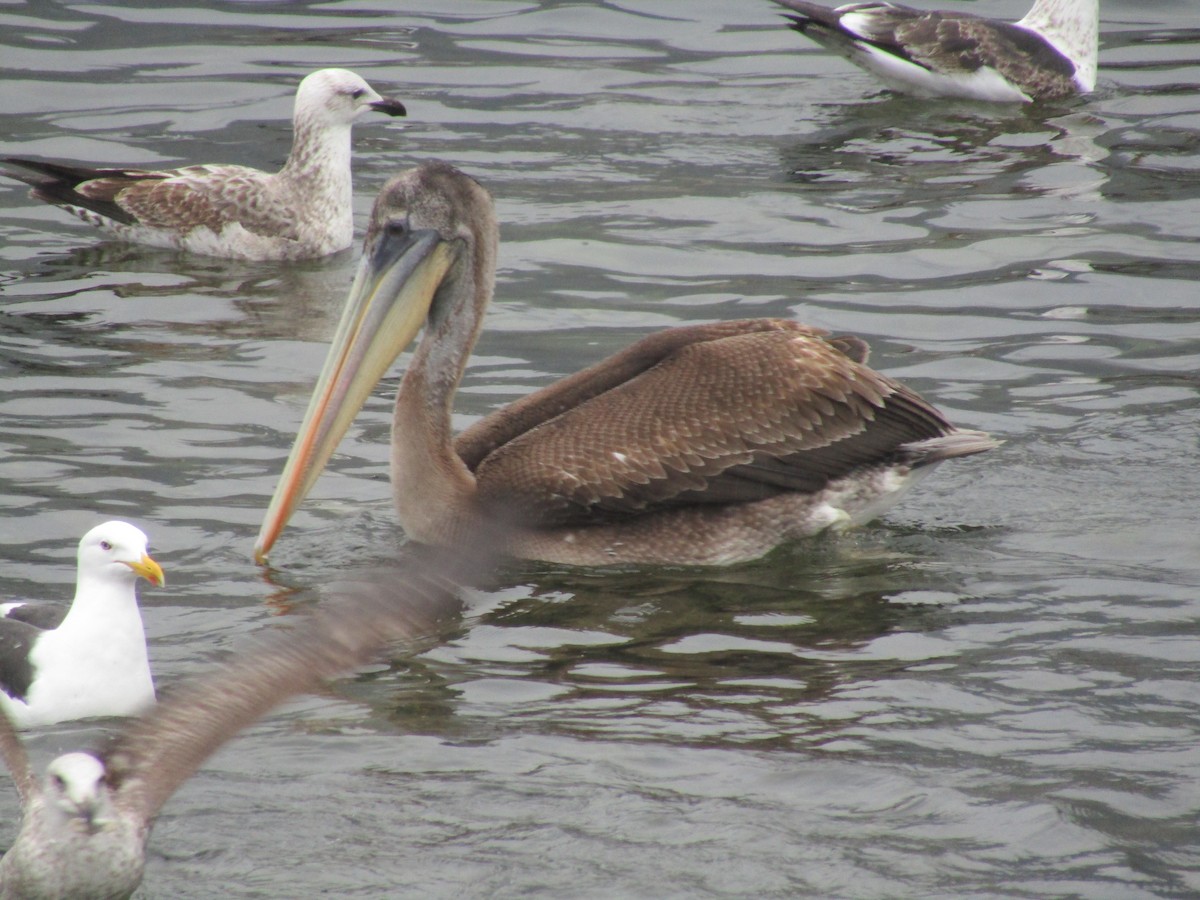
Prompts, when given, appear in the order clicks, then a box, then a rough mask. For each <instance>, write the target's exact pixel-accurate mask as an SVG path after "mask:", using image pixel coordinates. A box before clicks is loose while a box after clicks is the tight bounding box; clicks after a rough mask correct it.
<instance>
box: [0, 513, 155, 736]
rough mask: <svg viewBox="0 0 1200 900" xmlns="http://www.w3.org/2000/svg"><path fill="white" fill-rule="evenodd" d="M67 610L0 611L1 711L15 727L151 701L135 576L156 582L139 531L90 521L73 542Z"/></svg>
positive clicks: (114, 712) (124, 712) (121, 711)
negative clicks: (70, 597)
mask: <svg viewBox="0 0 1200 900" xmlns="http://www.w3.org/2000/svg"><path fill="white" fill-rule="evenodd" d="M77 558H78V563H77V576H76V584H75V598H74V600H73V601H72V602H71V606H70V608H69V609H63V608H62V607H59V606H51V605H49V604H40V603H38V604H26V603H8V604H5V605H4V607H3V609H2V610H0V612H2V613H3V617H0V710H2V711H3V712H4V713H5V714H6V715H7V716H8V718H9V719H11V720H12V721H13V723H14V724H15V725H16V726H17V727H18V728H32V727H35V726H38V725H49V724H53V723H54V722H64V721H67V720H69V719H84V718H90V717H93V716H129V715H135V714H136V713H139V712H141V711H143V710H144V709H146V708H147V707H148V706H150V704H152V703H153V702H154V681H153V679H152V678H151V675H150V660H149V657H148V655H147V653H146V634H145V631H144V630H143V628H142V617H141V613H140V612H139V611H138V602H137V593H136V591H135V589H134V585H135V582H136V581H137V579H138V578H145V579H146V580H147V581H149V582H150V583H151V584H154V585H161V584H162V583H163V571H162V569H161V568H160V567H159V565H158V563H157V562H155V561H154V560H153V559H151V558H150V556H149V555H148V554H147V552H146V535H145V534H144V533H142V531H141V530H139V529H138V528H135V527H134V526H133V525H130V524H129V523H128V522H120V521H112V522H105V523H104V524H103V525H97V526H96V527H95V528H93V529H92V530H90V531H89V532H88V533H87V534H85V535H84V536H83V539H82V540H81V541H80V542H79V552H78V555H77Z"/></svg>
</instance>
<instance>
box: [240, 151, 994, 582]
mask: <svg viewBox="0 0 1200 900" xmlns="http://www.w3.org/2000/svg"><path fill="white" fill-rule="evenodd" d="M497 244H498V230H497V225H496V218H495V214H494V211H493V205H492V199H491V196H490V195H489V194H488V192H487V191H486V190H484V188H483V187H481V186H480V185H479V184H478V183H476V182H475V181H474V180H473V179H471V178H469V177H467V176H466V175H464V174H462V173H461V172H459V171H458V170H456V169H454V168H453V167H451V166H449V165H447V164H445V163H437V162H435V163H428V164H426V165H422V166H420V167H418V168H416V169H411V170H409V171H407V172H405V173H403V174H402V175H400V176H398V177H396V178H394V179H393V180H392V181H390V182H389V183H388V184H387V185H386V186H385V187H384V189H383V191H382V192H381V193H380V195H379V198H378V199H377V200H376V202H375V208H374V210H373V212H372V215H371V224H370V227H369V229H368V232H367V236H366V241H365V245H364V252H363V260H362V262H361V264H360V267H359V271H358V275H357V277H356V279H355V282H354V285H353V286H352V287H351V289H350V297H349V299H348V301H347V305H346V310H345V312H344V314H343V316H342V320H341V322H340V324H339V326H338V329H337V333H336V335H335V337H334V340H333V346H332V348H331V349H330V353H329V356H328V358H327V360H326V363H325V368H324V371H323V372H322V374H321V376H320V379H319V381H318V383H317V387H316V390H315V392H314V394H313V398H312V401H311V403H310V405H309V409H308V413H307V414H306V416H305V419H304V423H303V424H302V425H301V428H300V433H299V435H298V436H297V438H296V442H295V444H294V446H293V448H292V452H291V455H290V457H289V458H288V462H287V465H286V467H285V469H284V471H283V474H282V476H281V478H280V481H279V484H278V486H277V487H276V490H275V495H274V497H273V498H272V500H271V503H270V506H269V508H268V510H267V514H266V517H265V519H264V522H263V525H262V528H261V530H260V532H259V537H258V542H257V545H256V556H257V557H258V558H259V559H260V560H261V559H263V558H264V557H265V555H266V554H267V552H268V551H269V550H270V549H271V546H272V544H274V542H275V539H276V537H277V536H278V535H279V532H280V531H281V530H282V528H283V526H284V525H285V524H286V522H287V520H288V517H289V516H290V515H291V512H292V510H293V509H294V508H295V507H296V505H297V504H298V503H299V502H300V500H301V499H303V497H304V496H305V494H307V492H308V491H309V489H310V488H311V486H312V484H313V483H314V482H315V481H316V479H317V477H318V475H319V474H320V472H321V469H322V468H323V467H324V465H325V463H326V462H327V461H328V459H329V457H330V455H331V454H332V453H333V451H334V449H335V448H336V446H337V444H338V442H339V441H340V440H341V437H342V435H343V434H345V432H346V429H347V428H348V427H349V424H350V422H351V420H352V419H353V418H354V416H355V414H356V413H357V412H358V410H359V409H360V408H361V407H362V405H363V403H364V402H365V399H366V397H367V395H368V394H369V393H370V391H371V389H372V388H373V387H374V386H375V384H376V383H377V382H378V380H379V379H380V378H381V377H382V375H383V374H384V372H385V371H386V370H387V368H388V367H389V366H390V365H391V363H392V362H393V360H395V358H396V357H397V355H398V354H399V353H400V352H401V351H402V350H403V349H404V348H405V347H406V346H407V345H408V344H409V342H410V341H411V340H412V339H413V337H414V336H415V335H416V333H417V331H419V330H420V329H421V328H422V327H424V337H423V338H422V339H421V341H420V343H419V344H418V346H417V349H416V351H415V353H414V354H413V358H412V362H411V363H410V364H409V367H408V371H407V372H406V373H405V375H404V379H403V382H402V383H401V386H400V390H399V394H398V396H397V398H396V409H395V418H394V422H393V429H392V488H393V494H394V498H395V503H396V508H397V510H398V512H399V515H400V523H401V525H402V526H403V527H404V529H405V531H406V532H407V533H408V535H409V537H410V538H412V539H413V540H415V541H419V542H423V543H428V544H435V545H454V544H455V543H456V542H459V541H460V540H461V535H462V534H463V532H464V530H465V529H467V528H468V527H471V526H473V525H476V524H477V523H478V522H479V521H481V520H490V519H493V518H495V517H497V516H502V517H503V518H504V520H505V521H506V522H507V523H511V524H512V525H513V526H514V527H513V528H512V533H511V535H510V537H509V540H508V543H507V546H506V550H507V552H508V553H510V554H512V555H515V556H520V557H526V558H533V559H542V560H550V561H556V562H561V563H567V564H573V565H589V566H594V565H606V564H613V563H651V564H653V563H664V564H695V565H704V564H726V563H732V562H735V561H739V560H747V559H753V558H755V557H758V556H761V555H763V554H765V553H767V552H768V551H770V550H771V549H772V548H773V547H775V546H776V545H778V544H780V543H781V542H783V541H788V540H791V539H794V538H796V537H800V536H803V535H810V534H813V533H815V532H817V531H820V530H821V529H823V528H825V527H827V526H830V525H847V524H852V523H856V522H862V521H866V520H868V519H871V518H874V517H875V516H877V515H878V514H879V513H880V512H881V511H882V510H884V509H886V508H887V507H888V506H890V505H891V504H892V503H894V502H895V501H896V499H898V497H899V496H900V494H901V492H902V491H903V490H904V489H905V488H906V487H907V486H908V485H909V484H910V483H911V482H912V481H913V480H914V478H915V477H916V476H917V475H919V474H920V473H922V472H927V471H929V469H931V468H932V467H933V466H934V465H935V464H937V463H940V462H942V461H943V460H946V459H951V458H953V457H957V456H966V455H969V454H972V453H979V452H982V451H984V450H989V449H991V448H992V447H994V446H995V445H996V442H995V441H993V440H992V439H991V438H990V437H988V436H987V435H986V434H984V433H982V432H979V431H964V430H960V429H958V428H955V427H954V426H953V425H951V424H950V423H949V422H947V421H946V420H945V419H944V418H943V417H942V416H941V414H940V413H938V412H937V410H935V409H934V408H933V407H931V406H930V405H929V404H928V403H926V402H925V401H924V400H922V399H921V398H920V397H919V396H917V394H915V393H914V392H913V391H911V390H909V389H908V388H906V387H904V386H903V385H901V384H899V383H897V382H895V381H892V380H891V379H890V378H887V377H886V376H884V375H881V374H879V373H878V372H875V371H873V370H872V369H870V368H868V367H867V366H866V365H865V361H866V356H867V347H866V344H864V343H863V342H862V341H861V340H859V339H858V338H854V337H841V336H839V337H833V336H830V335H828V334H826V333H825V332H823V331H820V330H818V329H815V328H808V327H806V326H803V325H799V324H797V323H795V322H791V321H788V320H784V319H750V320H745V321H733V322H719V323H715V324H711V325H694V326H688V327H683V328H672V329H669V330H667V331H664V332H661V333H658V334H654V335H651V336H650V337H647V338H644V339H643V340H641V341H638V342H637V343H636V344H634V345H633V346H631V347H629V348H628V349H626V350H625V351H624V352H622V353H618V354H617V355H616V356H613V357H611V358H609V359H607V360H605V361H604V362H601V363H598V364H596V365H594V366H592V367H590V368H588V369H585V370H583V371H582V372H579V373H577V374H576V375H573V376H571V377H568V378H565V379H563V380H562V381H559V382H558V383H556V384H553V385H551V386H549V387H547V388H544V389H542V390H539V391H536V392H535V393H533V394H531V395H529V396H527V397H525V398H524V399H522V400H519V401H517V402H516V403H513V404H512V405H510V406H508V407H506V408H504V409H501V410H499V411H497V412H494V413H492V414H491V415H489V416H487V417H486V418H484V419H483V420H481V421H479V422H478V423H476V424H475V425H474V426H472V427H471V428H469V429H468V430H467V431H466V432H464V433H463V434H462V435H460V436H459V437H458V439H457V440H452V438H451V425H450V413H451V405H452V402H453V399H454V393H455V390H456V389H457V387H458V383H459V380H460V379H461V377H462V374H463V370H464V369H465V367H466V364H467V358H468V356H469V355H470V353H471V348H472V346H473V345H474V343H475V340H476V337H477V336H478V334H479V330H480V328H481V326H482V324H483V318H484V312H485V310H486V309H487V306H488V303H489V301H490V300H491V297H492V289H493V285H494V282H495V267H496V250H497Z"/></svg>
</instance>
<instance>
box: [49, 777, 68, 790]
mask: <svg viewBox="0 0 1200 900" xmlns="http://www.w3.org/2000/svg"><path fill="white" fill-rule="evenodd" d="M50 783H51V784H53V785H54V789H55V790H56V791H62V790H66V787H67V783H66V782H65V781H63V778H62V776H61V775H51V776H50Z"/></svg>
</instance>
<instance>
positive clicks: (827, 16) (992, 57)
mask: <svg viewBox="0 0 1200 900" xmlns="http://www.w3.org/2000/svg"><path fill="white" fill-rule="evenodd" d="M775 2H776V3H778V4H780V5H781V6H785V7H787V8H788V9H790V10H792V11H793V12H795V13H797V15H789V16H787V18H788V19H790V20H791V22H792V24H791V27H792V28H793V29H795V30H796V31H798V32H800V33H801V34H804V35H807V36H808V37H810V38H812V39H813V40H814V41H816V42H817V43H818V44H822V45H823V46H825V47H827V48H828V49H830V50H832V51H833V52H834V53H837V54H839V55H841V56H844V57H845V58H846V59H848V60H850V62H852V63H854V64H855V65H857V66H860V67H861V68H863V69H866V70H867V71H869V72H872V73H874V74H875V75H876V76H878V77H879V78H881V79H883V81H884V82H885V83H886V84H887V85H888V86H889V87H891V88H894V89H895V90H898V91H903V92H906V93H910V94H916V95H918V96H924V97H937V96H942V97H964V98H966V99H969V100H988V101H998V102H1007V103H1028V102H1031V101H1033V100H1060V99H1063V98H1065V97H1071V96H1073V95H1076V94H1087V93H1090V92H1091V91H1092V90H1094V89H1095V87H1096V65H1097V55H1098V40H1099V31H1100V2H1099V0H1037V2H1035V3H1034V4H1033V9H1031V10H1030V11H1029V13H1028V15H1026V16H1025V18H1023V19H1021V20H1020V21H1019V22H1016V23H1009V22H1001V21H998V20H996V19H986V18H983V17H982V16H976V15H972V14H970V13H963V12H946V11H936V12H934V11H925V10H919V9H913V8H911V7H908V6H901V5H900V4H897V3H878V2H876V3H849V4H846V5H845V6H838V7H836V8H833V9H831V8H829V7H827V6H822V5H821V4H818V3H808V2H806V0H775Z"/></svg>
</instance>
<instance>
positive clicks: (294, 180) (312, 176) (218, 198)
mask: <svg viewBox="0 0 1200 900" xmlns="http://www.w3.org/2000/svg"><path fill="white" fill-rule="evenodd" d="M371 110H374V111H376V112H382V113H385V114H387V115H389V116H403V115H405V109H404V104H402V103H401V102H400V101H398V100H393V99H391V98H388V97H381V96H380V95H379V94H378V93H376V92H375V90H374V89H373V88H372V87H371V86H370V85H369V84H367V83H366V82H365V81H364V80H363V79H362V78H360V77H359V76H357V75H355V74H354V73H353V72H349V71H347V70H346V69H321V70H319V71H316V72H313V73H312V74H310V75H308V76H307V77H306V78H305V79H304V80H303V81H301V82H300V87H299V89H298V90H297V91H296V105H295V112H294V114H293V117H292V124H293V129H294V136H293V139H292V150H291V153H290V154H289V155H288V158H287V162H286V163H284V166H283V168H282V169H281V170H280V171H279V172H277V173H274V174H269V173H267V172H261V171H259V170H258V169H252V168H248V167H246V166H234V165H212V164H209V165H196V166H184V167H183V168H180V169H95V168H88V167H84V166H78V165H74V164H70V163H62V162H43V161H39V160H33V159H24V158H21V157H15V156H8V157H4V158H3V159H2V160H0V161H2V162H3V163H5V164H6V165H7V167H8V169H9V171H7V172H6V173H5V174H7V175H9V176H10V177H12V178H16V179H17V180H19V181H23V182H25V183H26V184H29V185H31V186H32V187H33V192H32V193H33V196H34V197H37V198H38V199H40V200H45V201H46V202H47V203H51V204H53V205H55V206H59V207H62V208H63V209H65V210H67V211H68V212H71V213H74V214H75V215H77V216H78V217H79V218H81V219H83V221H85V222H87V223H89V224H91V225H96V226H98V227H100V228H102V229H103V230H104V231H106V232H107V233H108V234H110V235H111V236H113V237H115V238H118V239H120V240H123V241H132V242H135V243H141V244H149V245H150V246H153V247H165V248H167V249H176V250H187V251H190V252H192V253H200V254H204V255H207V256H223V257H228V258H232V259H245V260H268V259H307V258H310V257H318V256H326V255H328V254H330V253H336V252H337V251H339V250H344V249H346V248H347V247H349V246H350V244H351V243H352V242H353V240H354V221H353V210H352V206H351V201H352V189H351V183H350V127H351V125H353V124H354V122H355V121H356V120H357V119H358V118H359V117H361V116H362V115H363V114H364V113H366V112H368V111H371ZM14 167H15V168H14ZM21 170H28V171H21Z"/></svg>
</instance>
